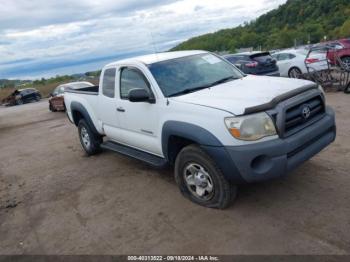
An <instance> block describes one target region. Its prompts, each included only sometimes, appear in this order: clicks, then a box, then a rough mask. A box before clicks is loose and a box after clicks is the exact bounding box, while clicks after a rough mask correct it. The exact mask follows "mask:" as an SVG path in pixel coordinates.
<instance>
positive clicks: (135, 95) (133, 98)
mask: <svg viewBox="0 0 350 262" xmlns="http://www.w3.org/2000/svg"><path fill="white" fill-rule="evenodd" d="M128 97H129V101H130V102H136V103H137V102H149V103H151V104H153V103H155V99H154V98H153V97H151V96H150V94H149V93H148V92H147V91H146V90H145V89H143V88H136V89H132V90H130V91H129V96H128Z"/></svg>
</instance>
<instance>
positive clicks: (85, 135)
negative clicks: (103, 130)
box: [78, 119, 102, 156]
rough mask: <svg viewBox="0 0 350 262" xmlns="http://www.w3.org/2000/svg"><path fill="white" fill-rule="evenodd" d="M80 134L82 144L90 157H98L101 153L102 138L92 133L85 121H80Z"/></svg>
mask: <svg viewBox="0 0 350 262" xmlns="http://www.w3.org/2000/svg"><path fill="white" fill-rule="evenodd" d="M78 132H79V139H80V143H81V145H82V147H83V149H84V151H85V153H86V154H87V155H88V156H92V155H96V154H97V153H99V152H100V145H101V143H102V138H101V137H100V136H97V135H96V134H94V133H93V132H92V131H91V128H90V126H89V125H88V124H87V123H86V121H85V120H84V119H82V120H80V121H79V124H78Z"/></svg>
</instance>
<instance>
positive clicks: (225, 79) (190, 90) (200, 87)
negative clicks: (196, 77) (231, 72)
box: [168, 76, 238, 97]
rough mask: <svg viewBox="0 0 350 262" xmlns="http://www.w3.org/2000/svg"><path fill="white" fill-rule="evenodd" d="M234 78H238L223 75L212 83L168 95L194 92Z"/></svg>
mask: <svg viewBox="0 0 350 262" xmlns="http://www.w3.org/2000/svg"><path fill="white" fill-rule="evenodd" d="M236 79H238V78H237V77H234V76H229V77H225V78H223V79H220V80H218V81H215V82H213V83H210V84H208V85H203V86H198V87H195V88H187V89H184V90H182V91H180V92H178V93H175V94H171V95H169V96H168V97H173V96H179V95H185V94H189V93H193V92H196V91H199V90H202V89H206V88H210V87H212V86H216V85H219V84H222V83H226V82H228V81H230V80H236Z"/></svg>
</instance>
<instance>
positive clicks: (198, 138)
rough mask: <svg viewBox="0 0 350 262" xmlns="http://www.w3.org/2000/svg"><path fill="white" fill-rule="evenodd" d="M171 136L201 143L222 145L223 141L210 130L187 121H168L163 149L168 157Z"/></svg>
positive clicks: (163, 132)
mask: <svg viewBox="0 0 350 262" xmlns="http://www.w3.org/2000/svg"><path fill="white" fill-rule="evenodd" d="M171 136H179V137H183V138H185V139H189V140H192V141H194V142H196V143H197V144H199V145H203V146H214V147H222V146H223V145H222V143H221V142H220V141H219V140H218V139H217V138H216V137H215V136H214V135H213V134H212V133H210V132H209V131H208V130H206V129H204V128H202V127H200V126H197V125H194V124H190V123H186V122H179V121H167V122H165V123H164V125H163V128H162V150H163V154H164V156H165V158H166V159H168V142H169V138H170V137H171Z"/></svg>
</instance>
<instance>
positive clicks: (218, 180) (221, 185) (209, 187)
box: [175, 145, 237, 209]
mask: <svg viewBox="0 0 350 262" xmlns="http://www.w3.org/2000/svg"><path fill="white" fill-rule="evenodd" d="M175 180H176V183H177V184H178V186H179V188H180V191H181V193H182V194H183V195H184V196H185V197H186V198H188V199H189V200H191V201H192V202H194V203H196V204H199V205H202V206H205V207H209V208H218V209H225V208H227V207H228V206H229V205H230V204H231V202H232V201H233V200H234V199H235V198H236V195H237V186H235V185H232V184H231V183H230V182H229V181H228V180H227V179H226V178H225V177H224V175H223V174H222V172H221V170H220V169H219V167H218V166H217V165H216V163H215V162H214V161H213V160H212V159H211V158H210V156H209V155H208V154H207V153H206V152H204V151H203V150H202V149H201V148H200V147H199V146H196V145H190V146H187V147H185V148H184V149H182V150H181V152H180V153H179V155H178V156H177V158H176V161H175Z"/></svg>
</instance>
